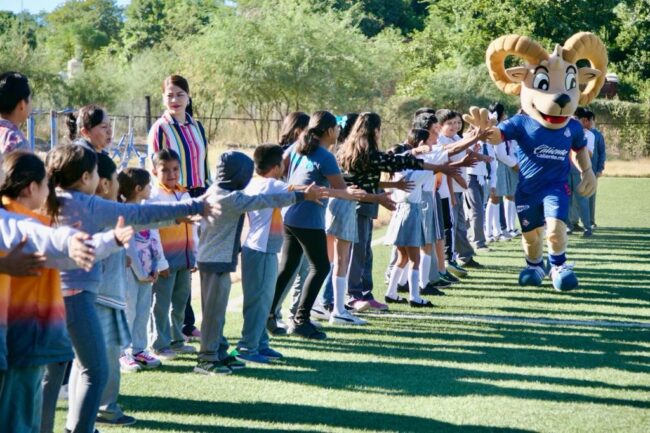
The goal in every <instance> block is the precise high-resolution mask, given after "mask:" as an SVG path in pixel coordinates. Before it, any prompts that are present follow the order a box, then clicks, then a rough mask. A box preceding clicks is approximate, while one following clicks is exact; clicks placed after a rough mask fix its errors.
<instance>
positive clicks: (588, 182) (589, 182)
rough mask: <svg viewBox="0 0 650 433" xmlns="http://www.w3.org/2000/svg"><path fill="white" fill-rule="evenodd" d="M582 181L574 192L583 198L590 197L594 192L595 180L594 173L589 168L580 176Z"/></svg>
mask: <svg viewBox="0 0 650 433" xmlns="http://www.w3.org/2000/svg"><path fill="white" fill-rule="evenodd" d="M580 178H581V179H582V180H581V182H580V185H578V188H577V189H576V191H578V194H580V195H581V196H584V197H591V196H592V195H594V193H595V192H596V186H597V180H596V175H595V174H594V171H593V170H592V169H591V168H590V169H588V170H585V171H583V172H582V174H581V175H580Z"/></svg>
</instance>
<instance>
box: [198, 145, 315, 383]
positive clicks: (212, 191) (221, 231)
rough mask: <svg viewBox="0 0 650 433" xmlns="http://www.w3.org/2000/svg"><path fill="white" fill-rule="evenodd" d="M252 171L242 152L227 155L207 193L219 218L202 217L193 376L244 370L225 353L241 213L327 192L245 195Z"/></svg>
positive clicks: (309, 191) (235, 360) (240, 363)
mask: <svg viewBox="0 0 650 433" xmlns="http://www.w3.org/2000/svg"><path fill="white" fill-rule="evenodd" d="M253 168H254V164H253V161H252V160H251V159H250V158H249V157H248V156H246V155H245V154H243V153H241V152H225V153H223V154H221V156H220V157H219V161H218V162H217V170H216V175H215V182H214V184H213V185H212V186H211V187H210V188H209V189H208V191H207V195H208V198H207V201H208V202H209V203H210V204H218V205H219V206H220V209H221V214H220V215H219V216H217V217H210V218H207V219H204V220H203V222H202V224H201V235H200V239H199V253H198V260H197V261H198V267H199V272H200V275H201V310H202V313H203V322H202V323H201V335H202V337H201V348H200V351H199V355H198V364H197V366H196V367H195V368H194V371H195V372H196V373H200V374H208V375H213V374H229V373H231V372H232V371H233V370H237V369H241V368H243V367H244V366H245V364H244V363H243V362H241V361H239V360H237V359H236V358H235V357H234V356H230V355H229V354H228V340H226V338H225V337H224V335H223V328H224V325H225V322H226V307H227V306H228V296H229V295H230V285H231V281H230V273H231V272H234V271H235V269H236V268H237V257H238V255H239V251H240V249H241V239H240V238H241V231H242V227H243V224H244V214H245V213H246V212H247V211H252V210H257V209H264V208H281V207H285V206H289V205H291V204H293V203H296V202H299V201H303V200H311V201H315V202H319V199H320V198H322V196H323V195H324V194H325V192H324V190H322V189H320V188H318V187H314V186H310V187H308V188H307V189H305V191H304V192H297V191H292V192H286V193H281V194H259V195H246V194H244V193H243V192H242V191H241V190H243V189H244V188H245V187H246V185H248V183H249V182H250V180H251V177H252V175H253ZM319 203H320V202H319Z"/></svg>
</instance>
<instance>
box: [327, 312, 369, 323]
mask: <svg viewBox="0 0 650 433" xmlns="http://www.w3.org/2000/svg"><path fill="white" fill-rule="evenodd" d="M329 322H330V324H332V325H335V324H336V325H366V324H368V322H366V321H365V320H363V319H360V318H358V317H357V316H355V315H353V314H352V313H350V312H349V311H347V310H343V311H342V312H341V313H340V314H335V313H332V314H331V315H330V319H329Z"/></svg>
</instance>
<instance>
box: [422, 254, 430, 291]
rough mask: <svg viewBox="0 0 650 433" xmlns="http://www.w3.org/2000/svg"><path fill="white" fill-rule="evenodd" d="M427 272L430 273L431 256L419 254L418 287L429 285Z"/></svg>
mask: <svg viewBox="0 0 650 433" xmlns="http://www.w3.org/2000/svg"><path fill="white" fill-rule="evenodd" d="M429 272H431V256H430V255H428V254H425V253H422V252H421V255H420V287H423V288H424V287H426V286H427V284H429Z"/></svg>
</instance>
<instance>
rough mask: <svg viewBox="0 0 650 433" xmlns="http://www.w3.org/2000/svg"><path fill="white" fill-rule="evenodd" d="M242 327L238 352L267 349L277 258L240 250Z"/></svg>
mask: <svg viewBox="0 0 650 433" xmlns="http://www.w3.org/2000/svg"><path fill="white" fill-rule="evenodd" d="M241 269H242V273H241V278H242V290H243V291H244V324H243V326H242V331H241V340H239V343H237V350H238V351H240V352H242V353H248V354H256V353H257V351H258V350H259V349H266V348H268V347H269V334H268V333H267V332H266V319H267V318H268V317H269V310H270V309H271V304H273V296H274V295H275V283H276V281H277V278H278V256H277V254H275V253H264V252H261V251H255V250H252V249H250V248H246V247H243V248H242V255H241Z"/></svg>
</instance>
